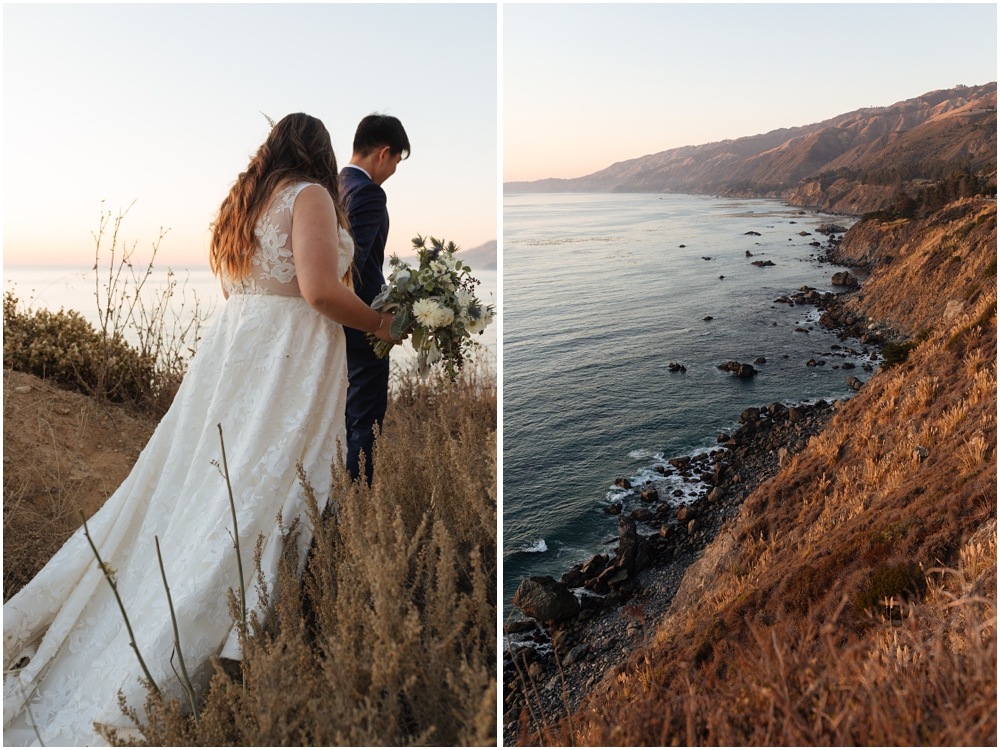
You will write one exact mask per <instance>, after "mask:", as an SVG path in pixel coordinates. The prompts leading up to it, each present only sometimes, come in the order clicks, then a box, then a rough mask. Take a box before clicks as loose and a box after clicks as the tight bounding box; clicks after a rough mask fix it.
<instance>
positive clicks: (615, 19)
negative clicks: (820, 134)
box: [503, 3, 997, 181]
mask: <svg viewBox="0 0 1000 750" xmlns="http://www.w3.org/2000/svg"><path fill="white" fill-rule="evenodd" d="M996 79H997V8H996V5H995V4H994V3H984V4H971V5H970V4H955V3H948V4H940V5H938V4H890V5H871V4H862V3H858V4H835V5H829V4H774V5H756V4H738V5H720V4H707V3H698V4H685V5H681V4H676V5H675V4H663V5H660V4H642V5H624V4H616V5H607V4H593V5H590V4H588V5H562V4H558V5H556V4H552V5H541V4H514V3H509V4H507V5H505V6H504V12H503V102H504V105H503V120H504V122H503V138H504V152H503V179H504V181H516V180H537V179H543V178H546V177H564V178H565V177H580V176H583V175H587V174H590V173H592V172H596V171H597V170H600V169H603V168H605V167H607V166H610V165H611V164H613V163H614V162H618V161H623V160H626V159H633V158H636V157H639V156H644V155H646V154H651V153H656V152H658V151H665V150H667V149H671V148H677V147H680V146H687V145H698V144H702V143H709V142H712V141H719V140H724V139H731V138H740V137H742V136H748V135H756V134H758V133H766V132H767V131H770V130H774V129H776V128H784V127H794V126H798V125H807V124H810V123H814V122H819V121H821V120H825V119H827V118H830V117H833V116H835V115H839V114H843V113H845V112H850V111H852V110H855V109H860V108H863V107H871V106H887V105H890V104H893V103H895V102H897V101H900V100H903V99H909V98H913V97H916V96H919V95H921V94H924V93H926V92H928V91H933V90H935V89H944V88H951V87H953V86H955V85H958V84H964V85H967V86H971V85H976V84H983V83H987V82H990V81H995V80H996Z"/></svg>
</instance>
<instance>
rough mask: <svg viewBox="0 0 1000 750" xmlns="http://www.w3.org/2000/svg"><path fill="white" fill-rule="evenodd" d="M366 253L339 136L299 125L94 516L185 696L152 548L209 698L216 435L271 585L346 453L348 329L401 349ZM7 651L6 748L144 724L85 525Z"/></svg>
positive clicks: (230, 208)
mask: <svg viewBox="0 0 1000 750" xmlns="http://www.w3.org/2000/svg"><path fill="white" fill-rule="evenodd" d="M353 254H354V246H353V242H352V240H351V236H350V234H349V233H348V231H347V221H346V215H345V212H344V210H343V208H342V206H341V205H340V200H339V192H338V177H337V162H336V158H335V157H334V154H333V148H332V146H331V144H330V136H329V134H328V133H327V130H326V128H325V127H324V126H323V123H322V122H320V121H319V120H317V119H316V118H314V117H310V116H308V115H305V114H293V115H288V116H287V117H285V118H284V119H283V120H281V122H279V123H278V124H277V125H275V127H274V128H273V129H272V131H271V134H270V135H269V136H268V138H267V141H266V142H265V143H264V145H262V146H261V147H260V150H259V151H258V152H257V154H256V155H255V156H254V157H253V159H252V160H251V161H250V165H249V166H248V167H247V170H246V171H245V172H243V173H242V174H240V176H239V177H238V178H237V180H236V184H235V185H234V186H233V188H232V190H231V191H230V193H229V196H228V197H227V198H226V200H225V201H223V203H222V206H221V208H220V209H219V214H218V217H217V220H216V223H215V225H214V231H213V236H212V243H211V264H212V270H213V271H214V272H215V273H216V274H217V275H218V276H220V277H221V280H222V286H223V290H224V294H225V296H226V300H227V301H226V303H225V305H224V306H223V308H222V310H221V311H220V313H219V315H218V316H217V318H216V320H215V321H214V322H213V323H212V325H211V327H210V329H209V331H208V332H207V333H206V334H205V337H204V339H203V341H202V344H201V348H200V349H199V351H198V355H197V356H196V357H195V358H194V359H193V360H192V362H191V367H190V370H189V371H188V373H187V376H186V377H185V378H184V382H183V384H182V385H181V387H180V390H179V391H178V392H177V396H176V397H175V398H174V402H173V405H172V406H171V407H170V410H169V411H168V412H167V414H166V415H165V416H164V418H163V420H162V422H161V423H160V425H159V426H158V427H157V429H156V432H154V433H153V436H152V438H150V441H149V443H148V444H147V445H146V447H145V449H144V450H143V451H142V453H141V455H140V456H139V459H138V461H137V462H136V464H135V467H134V468H133V469H132V472H131V474H129V476H128V478H127V479H126V480H125V481H124V482H123V483H122V485H121V487H119V488H118V490H117V491H116V492H115V493H114V494H113V495H112V496H111V497H110V498H108V500H107V502H106V503H105V504H104V507H103V508H101V510H100V511H99V512H98V513H96V514H95V515H94V516H93V517H92V518H91V519H90V520H89V521H88V523H87V526H88V528H89V531H90V535H91V537H92V539H93V541H94V544H95V545H96V546H97V549H98V550H99V551H100V554H101V558H102V560H103V561H104V562H105V563H107V564H108V566H109V567H110V568H112V569H113V570H114V571H115V573H114V575H115V578H116V580H117V587H118V592H119V594H120V596H121V599H122V603H123V604H124V607H125V610H126V612H127V614H128V617H129V620H130V621H131V623H132V629H133V631H134V633H135V640H136V646H137V647H138V649H139V652H140V654H142V657H143V660H144V661H145V663H146V665H147V667H148V668H149V671H150V673H151V676H152V677H153V679H154V681H155V682H156V683H157V685H158V686H159V687H160V689H161V691H163V692H164V693H165V694H166V695H167V696H168V697H172V696H176V697H178V698H180V699H182V700H183V697H184V695H185V694H184V693H183V692H182V688H181V685H180V683H179V682H178V680H177V678H176V677H175V673H174V670H173V668H172V667H171V663H170V660H171V652H172V651H173V629H172V626H171V621H170V615H169V610H168V608H167V599H166V593H165V591H164V588H163V583H162V580H161V577H160V570H159V565H158V563H157V558H156V550H155V547H154V537H159V540H160V547H161V549H162V552H163V558H164V566H165V568H166V575H167V581H168V583H169V585H170V590H171V595H172V597H173V605H174V610H175V612H176V615H177V620H178V625H179V632H180V644H181V648H182V649H183V657H184V660H185V663H186V664H187V669H188V673H189V675H190V676H191V680H192V683H193V684H194V685H195V687H196V689H197V690H199V691H200V690H201V689H204V688H205V687H206V686H207V684H208V680H209V679H210V677H211V672H212V667H211V663H210V657H212V656H220V655H221V656H222V657H227V658H234V659H238V658H239V657H240V652H239V643H238V640H237V637H236V630H235V627H234V625H233V622H232V619H231V618H230V616H229V612H228V606H227V591H228V590H229V589H230V588H232V589H234V590H238V587H239V574H238V572H237V561H236V550H235V549H234V545H233V539H232V537H231V535H230V534H231V531H232V515H231V510H230V506H229V499H228V493H227V489H226V484H225V479H224V478H223V476H222V475H221V474H220V472H219V471H218V470H217V469H216V468H215V466H213V462H220V463H221V457H222V456H221V450H220V445H219V431H218V427H217V425H219V424H221V425H222V430H223V432H224V434H225V442H226V454H227V458H228V467H229V475H230V480H231V484H232V489H233V496H234V499H235V504H236V515H237V521H238V526H239V537H240V549H241V551H242V556H243V557H244V558H245V559H244V560H243V561H242V562H243V568H244V570H246V571H252V563H253V560H252V557H253V549H254V545H255V542H256V540H257V538H258V535H263V536H264V540H265V541H264V556H263V570H264V573H265V576H266V577H268V582H269V585H271V583H272V582H273V580H274V578H275V577H276V573H277V561H278V557H279V554H280V548H281V529H280V528H279V526H278V523H277V520H276V519H277V516H278V512H279V511H280V512H281V517H282V518H283V519H285V521H286V522H287V521H290V520H291V519H293V518H295V517H297V516H299V515H303V516H304V509H305V504H304V496H303V494H302V490H301V487H300V486H299V484H298V481H297V479H296V463H297V462H302V464H303V465H304V467H305V468H306V471H307V472H310V478H311V479H312V481H313V482H314V483H315V484H316V489H317V494H318V495H319V493H320V492H322V491H325V490H327V489H328V484H327V485H324V482H327V483H328V482H329V466H330V463H331V460H332V459H333V457H334V454H335V452H336V450H337V445H338V443H337V441H338V438H339V439H340V442H341V444H346V442H345V440H344V437H345V428H344V408H345V401H346V397H347V360H346V350H345V343H344V331H343V328H342V326H349V327H351V328H356V329H359V330H362V331H369V332H372V333H375V334H376V335H377V336H378V337H379V338H382V339H385V340H387V341H388V340H391V339H390V336H389V326H390V324H391V322H392V315H389V314H382V313H378V312H376V311H374V310H372V309H371V308H370V307H369V306H368V305H366V304H365V303H364V302H362V301H361V300H360V299H359V298H358V297H357V296H356V295H355V294H354V293H353V291H352V290H351V289H350V288H349V287H348V286H346V285H345V283H344V282H345V281H346V282H347V283H350V278H351V273H350V271H351V262H352V259H353ZM324 477H325V479H324ZM320 496H321V495H320ZM306 543H307V540H306ZM3 656H4V697H3V707H4V744H5V745H8V744H10V745H29V744H33V743H37V741H38V737H40V738H41V740H42V741H43V742H44V743H45V744H46V745H93V744H104V743H103V740H102V738H101V737H100V735H99V734H97V733H96V731H95V724H98V725H107V726H112V727H121V728H126V729H127V728H129V722H128V721H127V720H126V719H125V718H124V716H123V715H122V713H121V710H120V709H119V706H118V697H117V696H118V692H119V691H121V692H122V693H123V694H124V696H125V699H126V700H127V701H128V703H129V704H130V705H131V706H133V707H136V708H140V707H141V706H142V704H143V702H144V698H145V688H144V687H143V685H142V683H141V682H140V680H139V678H140V676H141V675H142V672H141V669H140V666H139V663H138V660H137V659H136V656H135V653H134V651H133V649H132V647H131V645H130V642H129V635H128V632H127V630H126V628H125V623H124V621H123V619H122V616H121V612H120V610H119V608H118V604H117V602H116V601H115V598H114V594H113V592H112V590H111V587H110V586H109V584H108V582H107V581H106V580H105V578H104V575H103V574H102V572H101V571H100V570H99V569H98V567H97V564H96V561H95V558H94V554H93V552H92V551H91V548H90V545H89V543H88V542H87V539H86V537H85V536H84V533H83V529H80V530H78V531H77V532H76V533H75V534H74V535H73V536H72V537H71V538H70V539H69V541H67V542H66V544H65V545H64V546H63V547H62V549H60V550H59V552H58V553H56V555H55V556H54V557H53V558H52V559H51V560H50V561H49V563H48V564H47V565H46V566H45V567H44V568H43V569H42V570H41V572H39V574H38V575H37V576H35V578H34V579H33V580H32V581H31V582H30V583H29V584H27V585H26V586H25V587H24V588H23V589H21V591H19V592H18V593H17V594H16V595H15V596H14V597H12V598H11V599H10V601H8V602H7V603H6V604H5V605H4V607H3ZM36 731H37V736H36Z"/></svg>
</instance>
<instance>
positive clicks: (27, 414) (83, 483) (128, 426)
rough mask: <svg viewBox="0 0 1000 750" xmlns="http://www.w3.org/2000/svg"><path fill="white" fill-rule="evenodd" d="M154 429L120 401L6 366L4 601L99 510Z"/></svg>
mask: <svg viewBox="0 0 1000 750" xmlns="http://www.w3.org/2000/svg"><path fill="white" fill-rule="evenodd" d="M155 428H156V421H155V420H153V419H152V418H150V417H146V416H143V415H136V414H134V413H130V412H129V411H128V410H127V409H126V408H125V407H122V406H119V405H116V404H98V403H97V402H95V401H94V400H93V399H91V398H88V397H87V396H85V395H83V394H80V393H75V392H72V391H67V390H63V389H61V388H58V387H56V386H54V385H51V384H50V383H48V382H46V381H44V380H41V379H40V378H37V377H35V376H34V375H29V374H26V373H22V372H13V371H8V370H4V377H3V480H4V489H3V503H4V535H3V541H4V545H3V598H4V601H7V599H9V598H10V597H11V596H12V595H13V594H14V593H15V592H16V591H17V590H18V589H19V588H20V587H21V586H23V585H24V584H25V583H26V582H27V581H28V580H30V579H31V577H32V576H34V575H35V573H37V572H38V571H39V570H40V569H41V568H42V566H43V565H44V564H45V562H46V561H47V560H48V559H49V558H50V557H51V556H52V555H53V554H54V553H55V551H56V550H57V549H59V547H60V546H61V545H62V543H63V542H64V541H65V540H66V538H67V537H68V536H69V535H70V534H71V533H72V532H73V531H74V530H75V529H76V528H77V527H78V526H79V525H80V515H79V514H80V511H81V510H82V511H83V512H84V513H85V514H86V515H87V516H88V517H89V516H91V515H93V514H94V513H95V512H96V511H97V510H98V509H100V507H101V506H102V505H103V504H104V501H105V500H107V499H108V497H109V496H110V495H111V493H113V492H114V491H115V489H117V487H118V485H120V484H121V483H122V481H123V480H124V479H125V477H127V476H128V473H129V471H131V469H132V466H133V464H134V463H135V461H136V459H137V458H138V457H139V453H140V452H141V451H142V449H143V448H144V447H145V445H146V443H147V442H148V441H149V438H150V436H151V435H152V434H153V430H154V429H155ZM15 511H16V512H15Z"/></svg>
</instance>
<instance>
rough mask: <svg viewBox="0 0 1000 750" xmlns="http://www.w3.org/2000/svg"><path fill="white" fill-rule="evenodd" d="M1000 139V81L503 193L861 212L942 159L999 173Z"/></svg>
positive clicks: (931, 171) (915, 181)
mask: <svg viewBox="0 0 1000 750" xmlns="http://www.w3.org/2000/svg"><path fill="white" fill-rule="evenodd" d="M996 146H997V142H996V83H988V84H985V85H982V86H971V87H969V86H957V87H955V88H953V89H948V90H942V91H932V92H929V93H927V94H924V95H923V96H920V97H916V98H914V99H907V100H905V101H902V102H897V103H896V104H893V105H892V106H889V107H875V108H868V109H860V110H856V111H854V112H848V113H846V114H843V115H839V116H837V117H834V118H831V119H829V120H824V121H823V122H818V123H814V124H812V125H805V126H802V127H796V128H782V129H779V130H774V131H771V132H769V133H764V134H762V135H755V136H750V137H746V138H739V139H736V140H732V141H721V142H717V143H708V144H704V145H701V146H685V147H683V148H677V149H671V150H669V151H662V152H660V153H656V154H649V155H647V156H643V157H640V158H638V159H630V160H628V161H624V162H619V163H617V164H613V165H611V166H610V167H608V168H606V169H603V170H601V171H599V172H595V173H593V174H590V175H587V176H585V177H579V178H575V179H547V180H537V181H533V182H507V183H504V192H505V193H540V192H545V193H547V192H597V193H605V192H632V193H647V192H650V193H660V192H666V193H695V194H701V193H708V194H719V195H727V196H733V197H772V198H785V199H787V200H788V201H789V203H791V204H792V205H796V206H808V207H815V208H820V209H822V210H825V211H831V212H836V213H849V214H860V213H864V212H867V211H872V210H877V209H879V208H882V207H883V206H884V205H886V204H887V203H888V201H889V200H890V199H891V198H892V197H893V195H894V194H895V192H896V191H897V189H898V188H899V187H900V184H901V183H905V187H914V186H918V185H919V184H921V181H926V180H928V179H935V178H938V177H940V176H941V175H940V174H938V172H939V171H940V169H941V167H942V165H949V164H950V165H959V164H963V165H967V168H969V169H972V170H975V171H978V170H981V169H983V167H984V166H985V165H988V164H990V163H992V165H993V167H992V169H993V173H994V179H995V171H996ZM915 157H918V158H915ZM904 167H905V170H909V171H908V172H907V173H906V174H903V173H901V172H900V169H901V168H904ZM905 170H904V171H905Z"/></svg>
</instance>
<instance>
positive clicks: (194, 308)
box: [3, 205, 211, 418]
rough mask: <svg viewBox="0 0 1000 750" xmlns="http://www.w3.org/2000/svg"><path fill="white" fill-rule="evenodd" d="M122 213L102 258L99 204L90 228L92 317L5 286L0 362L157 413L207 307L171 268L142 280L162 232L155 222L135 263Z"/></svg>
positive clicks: (176, 383) (165, 405)
mask: <svg viewBox="0 0 1000 750" xmlns="http://www.w3.org/2000/svg"><path fill="white" fill-rule="evenodd" d="M129 208H131V206H130V207H129ZM126 214H128V209H125V210H124V211H122V212H119V214H118V215H117V217H115V219H114V225H113V227H112V229H111V236H110V247H109V248H107V247H106V248H105V250H104V253H105V254H106V259H105V258H102V247H101V245H102V242H105V237H106V235H107V234H108V231H109V230H108V226H109V224H110V223H111V213H110V212H108V213H105V211H104V208H103V205H102V207H101V220H100V223H99V226H98V230H97V232H95V233H94V234H93V237H94V247H95V249H94V267H93V271H94V275H95V276H94V284H95V287H94V292H95V293H94V298H95V300H96V303H97V320H98V325H97V326H96V327H95V326H94V325H91V323H89V322H88V321H87V320H86V319H85V318H84V317H83V316H82V315H80V313H78V312H75V311H73V310H63V309H60V310H59V312H52V311H50V310H45V309H40V310H31V309H22V307H21V305H20V304H19V300H18V298H17V297H16V296H15V295H14V293H13V292H10V291H8V292H5V293H4V298H3V335H4V340H3V365H4V368H5V369H13V370H18V371H20V372H28V373H31V374H32V375H36V376H38V377H40V378H43V379H46V378H47V379H50V380H52V381H54V382H56V383H58V384H59V385H61V386H63V387H68V388H73V389H76V390H79V391H80V392H82V393H85V394H87V395H89V396H93V397H94V398H97V399H101V400H107V401H112V402H115V403H124V404H128V405H129V406H131V407H135V408H136V409H138V410H139V411H142V412H144V413H146V414H149V415H151V416H154V417H157V418H158V417H162V416H163V415H164V414H166V412H167V409H169V408H170V404H171V402H172V401H173V398H174V394H176V393H177V389H178V388H179V387H180V384H181V380H182V379H183V377H184V373H185V371H186V370H187V360H188V359H189V358H190V357H192V356H194V353H195V350H196V348H197V344H198V340H199V334H200V331H201V326H202V324H203V323H204V322H205V320H206V318H207V317H208V315H209V314H210V313H211V311H210V310H208V311H206V310H205V309H203V304H202V301H201V300H200V299H199V298H198V296H197V294H195V293H194V292H191V293H190V297H189V294H188V290H187V288H186V282H185V283H184V284H181V285H178V282H177V278H176V276H175V275H174V273H173V271H171V270H170V269H167V272H166V276H165V278H164V279H163V280H162V281H161V282H160V283H159V284H158V286H157V288H155V289H153V288H151V287H149V286H148V285H149V284H150V283H151V280H152V279H153V278H154V271H153V264H154V262H155V260H156V255H157V253H158V252H159V248H160V243H161V242H162V240H163V238H164V237H165V236H166V234H167V233H166V231H163V230H162V229H161V231H160V236H159V237H158V238H157V240H156V242H154V243H153V246H152V251H151V255H150V258H149V261H148V262H147V263H146V264H145V265H139V264H138V263H137V262H136V261H135V251H136V244H135V243H133V244H132V246H131V247H129V246H128V245H127V244H125V243H124V242H123V241H122V240H120V239H119V234H120V232H121V225H122V222H123V220H124V218H125V216H126ZM130 339H131V341H130Z"/></svg>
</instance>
